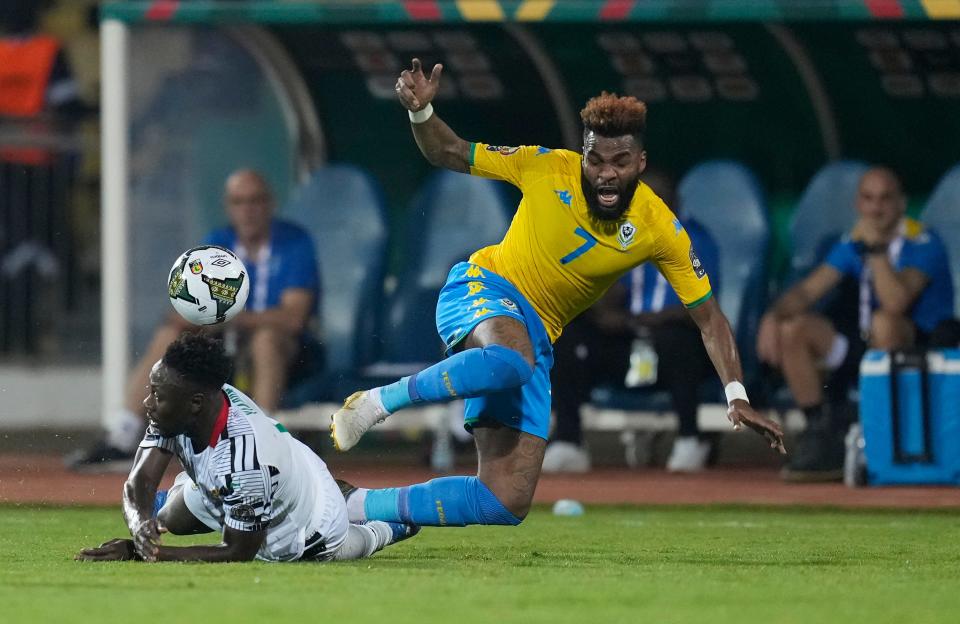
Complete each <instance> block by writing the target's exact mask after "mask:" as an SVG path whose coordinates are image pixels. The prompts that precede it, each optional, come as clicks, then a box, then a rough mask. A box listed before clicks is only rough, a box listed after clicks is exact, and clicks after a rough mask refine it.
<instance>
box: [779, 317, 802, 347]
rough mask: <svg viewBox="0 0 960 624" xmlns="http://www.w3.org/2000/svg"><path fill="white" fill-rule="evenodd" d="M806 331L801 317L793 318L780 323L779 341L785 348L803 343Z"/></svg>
mask: <svg viewBox="0 0 960 624" xmlns="http://www.w3.org/2000/svg"><path fill="white" fill-rule="evenodd" d="M805 336H806V332H805V328H804V323H803V319H802V318H795V319H789V320H786V321H783V322H782V323H780V343H781V344H782V345H783V348H785V349H792V348H795V347H797V346H800V345H802V344H803V341H804V339H805Z"/></svg>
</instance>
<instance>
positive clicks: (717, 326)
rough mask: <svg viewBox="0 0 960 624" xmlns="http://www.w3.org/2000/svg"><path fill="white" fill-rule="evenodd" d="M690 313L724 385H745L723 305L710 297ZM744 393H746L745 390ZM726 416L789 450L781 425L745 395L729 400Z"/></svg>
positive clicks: (776, 447) (737, 425) (775, 444)
mask: <svg viewBox="0 0 960 624" xmlns="http://www.w3.org/2000/svg"><path fill="white" fill-rule="evenodd" d="M689 312H690V316H691V317H692V318H693V320H694V321H695V322H696V324H697V326H698V327H699V328H700V335H701V336H703V345H704V346H705V347H706V348H707V354H708V355H709V356H710V360H711V361H712V362H713V366H714V368H716V369H717V374H718V375H719V376H720V380H721V381H722V382H723V384H724V386H727V385H728V384H730V383H733V382H735V383H741V384H742V382H743V370H742V368H741V366H740V354H739V353H738V351H737V344H736V342H735V341H734V339H733V332H732V331H731V330H730V323H729V322H728V321H727V317H726V316H724V314H723V311H722V310H720V304H718V303H717V300H716V298H715V297H710V298H709V299H707V300H706V301H704V302H703V303H701V304H700V305H698V306H697V307H695V308H691V309H690V310H689ZM741 392H742V386H741ZM728 396H729V395H728ZM743 396H746V394H745V393H744V394H743ZM727 416H728V417H729V418H730V421H731V422H732V423H733V427H734V429H740V427H741V426H742V425H746V426H748V427H750V428H751V429H753V430H754V431H756V432H757V433H759V434H760V435H762V436H764V437H765V438H766V439H767V441H768V442H770V447H771V448H774V449H777V450H778V451H780V452H781V453H786V449H785V448H784V446H783V430H782V429H780V425H778V424H777V423H775V422H773V421H772V420H769V419H767V418H765V417H763V416H761V415H760V414H758V413H757V412H755V411H753V408H751V407H750V404H749V403H748V402H747V401H746V400H744V399H743V398H735V399H733V400H732V401H731V402H730V408H729V410H728V411H727Z"/></svg>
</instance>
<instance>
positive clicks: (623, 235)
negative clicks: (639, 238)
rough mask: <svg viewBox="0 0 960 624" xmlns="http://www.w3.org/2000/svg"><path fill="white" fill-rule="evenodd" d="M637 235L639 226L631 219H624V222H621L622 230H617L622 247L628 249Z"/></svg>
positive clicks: (618, 240)
mask: <svg viewBox="0 0 960 624" xmlns="http://www.w3.org/2000/svg"><path fill="white" fill-rule="evenodd" d="M636 235H637V226H635V225H634V224H632V223H630V222H629V221H624V222H623V223H622V224H620V230H619V231H618V232H617V242H618V243H620V249H626V248H627V247H629V246H630V243H632V242H633V239H634V237H636Z"/></svg>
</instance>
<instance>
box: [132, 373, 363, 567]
mask: <svg viewBox="0 0 960 624" xmlns="http://www.w3.org/2000/svg"><path fill="white" fill-rule="evenodd" d="M223 392H224V395H225V397H226V399H227V405H226V406H225V412H226V414H224V413H222V412H221V415H220V418H219V419H218V428H219V427H220V426H221V425H224V423H223V421H225V425H224V426H223V427H222V431H221V432H220V433H219V436H217V438H216V440H215V441H213V440H212V441H211V442H212V443H213V446H204V448H203V450H202V451H200V452H199V453H195V452H194V449H193V444H192V443H191V441H190V439H189V438H188V437H187V436H185V435H179V436H176V437H174V438H167V437H163V436H161V435H160V434H159V432H158V431H157V430H156V428H155V427H154V426H153V425H152V424H151V425H150V426H149V427H148V428H147V433H146V435H145V436H144V438H143V441H142V442H141V443H140V447H141V448H153V447H159V448H162V449H165V450H167V451H170V452H171V453H173V454H175V455H176V456H177V458H178V459H179V460H180V463H181V464H182V465H183V468H184V470H185V471H186V473H187V474H188V475H189V476H190V479H192V480H193V484H194V485H195V487H196V494H199V497H200V500H202V502H203V506H204V508H205V510H206V512H207V514H206V515H207V517H206V518H200V519H201V520H203V521H204V522H206V523H207V524H211V522H210V519H211V518H212V519H213V520H214V521H215V522H216V523H217V524H218V525H219V528H220V529H221V530H222V529H223V527H224V526H228V527H230V528H232V529H236V530H238V531H259V530H262V529H266V530H267V538H266V540H265V541H264V543H263V546H261V547H260V551H259V552H258V553H257V559H263V560H266V561H290V560H294V559H299V558H300V557H301V555H303V553H304V546H305V542H306V541H307V540H308V539H309V540H310V546H311V548H310V552H311V553H317V552H318V551H319V552H320V553H322V554H324V555H329V554H332V553H333V552H335V551H336V550H337V548H339V547H340V545H341V544H342V543H343V541H344V540H345V539H346V535H347V527H348V524H349V523H348V520H347V507H346V503H345V502H344V500H343V496H342V495H341V494H340V489H339V488H338V487H337V484H336V482H334V480H333V477H332V476H331V475H330V471H329V470H327V466H326V464H324V463H323V460H322V459H320V458H319V457H318V456H317V455H316V454H315V453H314V452H313V451H311V450H310V449H309V448H308V447H307V446H306V445H304V444H303V443H302V442H300V441H299V440H297V439H295V438H294V437H293V436H291V435H290V434H289V433H288V432H287V430H286V429H285V428H284V427H283V425H281V424H280V423H278V422H277V421H275V420H273V419H272V418H268V417H267V416H266V415H265V414H264V413H263V412H262V411H261V410H260V408H259V407H257V405H256V404H255V403H254V402H253V401H252V400H251V399H250V397H248V396H246V395H245V394H243V393H242V392H240V391H239V390H237V389H236V388H234V387H233V386H230V385H226V384H225V385H224V386H223ZM214 433H216V430H215V431H214ZM184 494H185V496H186V495H187V491H186V490H185V491H184ZM191 494H193V493H192V492H191ZM192 498H193V503H194V506H195V505H196V500H197V498H196V496H193V497H192ZM188 506H191V505H189V499H188ZM191 507H192V506H191ZM191 511H195V510H194V509H191ZM199 515H204V514H202V513H201V514H199ZM211 528H213V527H211ZM318 547H319V548H318Z"/></svg>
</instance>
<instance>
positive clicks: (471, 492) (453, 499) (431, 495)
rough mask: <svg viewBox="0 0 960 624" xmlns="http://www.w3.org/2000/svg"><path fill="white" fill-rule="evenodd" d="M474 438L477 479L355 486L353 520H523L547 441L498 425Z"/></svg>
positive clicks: (480, 428)
mask: <svg viewBox="0 0 960 624" xmlns="http://www.w3.org/2000/svg"><path fill="white" fill-rule="evenodd" d="M474 436H475V439H476V444H477V451H478V455H479V458H480V459H479V469H478V474H477V476H476V477H441V478H439V479H433V480H431V481H427V482H426V483H418V484H416V485H410V486H406V487H399V488H384V489H379V490H367V489H363V488H355V489H350V490H349V492H348V494H347V513H348V515H349V518H350V521H351V522H363V521H368V520H384V521H389V522H402V523H408V524H416V525H420V526H468V525H474V524H484V525H509V526H515V525H517V524H520V522H522V521H523V519H524V518H525V517H526V515H527V513H528V512H529V511H530V504H531V502H532V501H533V494H534V491H535V490H536V487H537V481H538V480H539V478H540V466H541V464H542V463H543V453H544V450H545V449H546V440H544V439H543V438H539V437H537V436H534V435H530V434H528V433H524V432H521V431H517V430H516V429H511V428H509V427H506V426H503V425H499V424H496V423H492V424H491V425H490V426H477V427H475V428H474ZM341 489H342V486H341Z"/></svg>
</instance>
